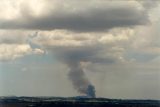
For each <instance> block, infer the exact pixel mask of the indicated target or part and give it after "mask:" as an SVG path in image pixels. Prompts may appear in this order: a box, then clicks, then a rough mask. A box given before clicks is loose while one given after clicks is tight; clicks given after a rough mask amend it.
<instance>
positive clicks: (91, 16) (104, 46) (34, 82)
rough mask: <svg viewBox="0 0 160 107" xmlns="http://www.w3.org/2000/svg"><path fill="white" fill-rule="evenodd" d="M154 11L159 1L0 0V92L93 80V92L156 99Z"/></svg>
mask: <svg viewBox="0 0 160 107" xmlns="http://www.w3.org/2000/svg"><path fill="white" fill-rule="evenodd" d="M159 11H160V1H159V0H87V1H86V0H1V3H0V13H1V14H0V87H1V88H0V96H61V97H71V96H79V95H84V94H85V93H84V88H86V85H88V84H92V85H93V86H94V87H95V90H96V96H97V97H105V98H121V99H160V66H159V65H160V30H159V29H160V12H159ZM81 80H83V81H81ZM84 84H85V85H84Z"/></svg>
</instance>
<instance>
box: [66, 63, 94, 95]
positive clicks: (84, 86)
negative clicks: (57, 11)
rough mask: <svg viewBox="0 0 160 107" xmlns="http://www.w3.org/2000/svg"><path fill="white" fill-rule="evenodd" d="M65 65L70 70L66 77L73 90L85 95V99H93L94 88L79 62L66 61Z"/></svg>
mask: <svg viewBox="0 0 160 107" xmlns="http://www.w3.org/2000/svg"><path fill="white" fill-rule="evenodd" d="M67 65H68V67H69V68H70V72H69V74H68V76H69V79H70V80H71V81H72V84H73V86H74V88H75V89H76V90H77V91H78V92H79V93H82V94H86V95H87V97H95V88H94V86H93V85H91V83H90V81H89V80H88V79H87V77H86V75H85V73H84V71H83V68H82V67H81V65H80V62H76V61H75V62H74V61H71V62H70V61H68V63H67Z"/></svg>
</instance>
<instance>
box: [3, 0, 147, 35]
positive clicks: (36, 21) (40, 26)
mask: <svg viewBox="0 0 160 107" xmlns="http://www.w3.org/2000/svg"><path fill="white" fill-rule="evenodd" d="M59 2H61V1H59ZM59 2H58V1H51V2H49V3H51V4H53V5H54V6H55V8H52V7H54V6H52V7H49V6H51V5H49V6H48V7H45V8H47V9H45V8H44V9H45V11H46V12H45V13H46V14H43V13H41V14H40V15H38V16H37V15H36V14H32V11H33V10H32V9H30V5H25V6H24V5H22V6H23V8H22V7H21V9H20V11H21V12H22V13H21V16H20V17H17V18H14V19H10V20H1V21H0V28H1V29H32V30H33V29H34V30H35V29H36V30H54V29H66V30H72V31H83V32H90V31H94V32H95V31H104V30H108V29H111V28H114V27H132V26H135V25H144V24H147V23H148V22H149V20H148V15H147V14H146V12H144V10H143V9H141V8H139V7H140V6H139V5H138V4H136V3H132V2H131V3H130V2H123V1H122V2H121V1H117V2H106V1H102V2H93V3H90V2H91V1H90V2H89V1H82V2H79V1H76V2H75V1H72V0H69V1H66V2H65V3H62V4H61V5H60V3H59ZM72 2H73V3H72ZM56 5H58V6H59V7H58V6H56ZM79 5H80V6H79ZM82 5H83V6H82ZM33 13H34V12H33Z"/></svg>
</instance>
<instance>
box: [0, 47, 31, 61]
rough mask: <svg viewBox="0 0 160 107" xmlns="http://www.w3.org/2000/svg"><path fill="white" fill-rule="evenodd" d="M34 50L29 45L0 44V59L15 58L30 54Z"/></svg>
mask: <svg viewBox="0 0 160 107" xmlns="http://www.w3.org/2000/svg"><path fill="white" fill-rule="evenodd" d="M31 52H32V49H31V47H30V46H29V45H27V44H23V45H17V44H12V45H8V44H0V60H4V61H6V60H14V59H15V58H19V57H22V56H24V55H28V54H30V53H31Z"/></svg>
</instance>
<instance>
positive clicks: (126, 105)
mask: <svg viewBox="0 0 160 107" xmlns="http://www.w3.org/2000/svg"><path fill="white" fill-rule="evenodd" d="M0 107H160V101H158V100H121V99H107V98H78V97H71V98H62V97H1V98H0Z"/></svg>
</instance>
